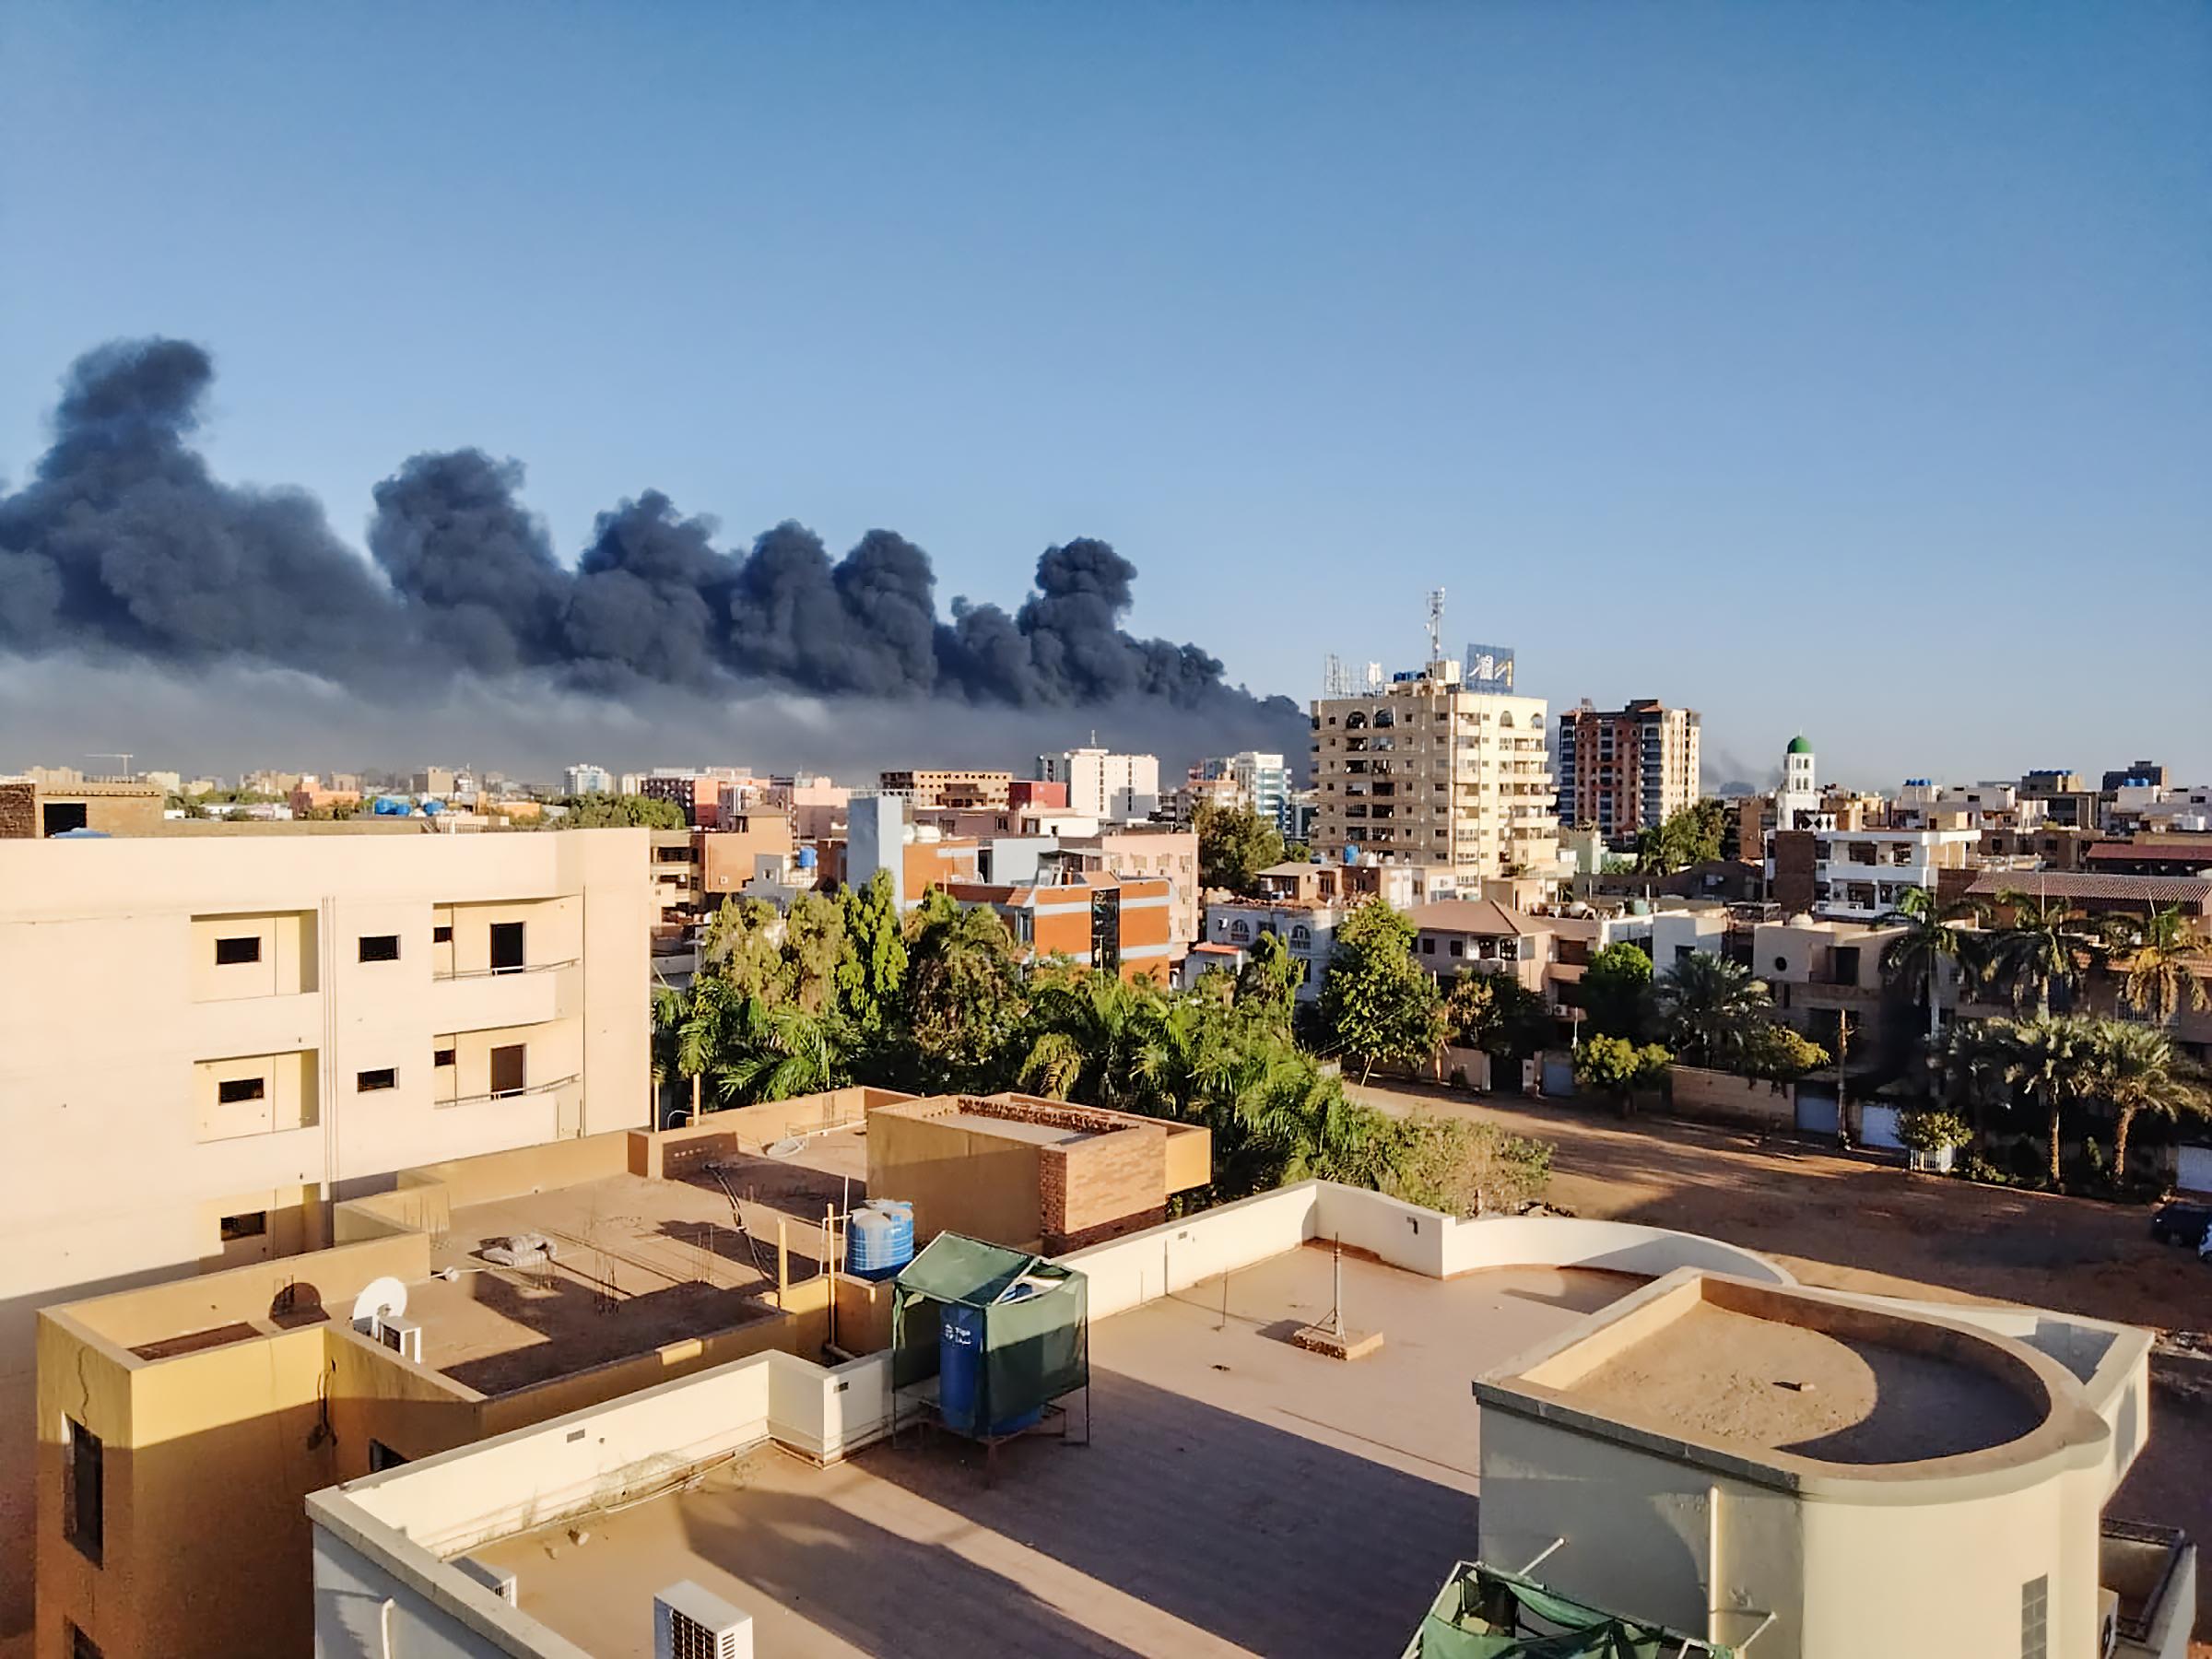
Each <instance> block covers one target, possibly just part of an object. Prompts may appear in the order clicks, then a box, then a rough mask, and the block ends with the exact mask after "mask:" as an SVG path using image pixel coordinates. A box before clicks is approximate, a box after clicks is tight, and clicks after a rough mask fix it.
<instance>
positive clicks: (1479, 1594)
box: [1405, 1561, 1735, 1659]
mask: <svg viewBox="0 0 2212 1659" xmlns="http://www.w3.org/2000/svg"><path fill="white" fill-rule="evenodd" d="M1681 1655H1687V1656H1688V1659H1707V1656H1709V1655H1710V1659H1735V1650H1734V1649H1733V1648H1724V1647H1715V1646H1713V1645H1712V1643H1710V1642H1707V1641H1700V1640H1699V1639H1698V1638H1697V1637H1694V1636H1685V1635H1684V1634H1683V1633H1682V1632H1681V1631H1679V1630H1668V1629H1667V1628H1666V1627H1665V1625H1655V1624H1646V1623H1644V1622H1643V1621H1641V1619H1634V1618H1622V1617H1621V1616H1620V1615H1618V1614H1617V1613H1607V1612H1606V1611H1604V1610H1603V1609H1601V1608H1598V1607H1589V1606H1583V1604H1582V1603H1580V1602H1577V1601H1571V1600H1569V1599H1568V1598H1567V1597H1566V1596H1563V1595H1557V1594H1553V1593H1552V1592H1551V1591H1549V1590H1547V1589H1545V1588H1544V1586H1543V1585H1541V1584H1539V1583H1536V1582H1535V1580H1534V1579H1531V1578H1527V1577H1524V1575H1522V1574H1521V1573H1517V1572H1506V1571H1500V1569H1498V1568H1495V1567H1486V1566H1484V1565H1483V1564H1482V1563H1481V1562H1479V1561H1462V1562H1461V1563H1460V1565H1459V1568H1458V1571H1455V1572H1453V1575H1452V1576H1451V1578H1449V1579H1448V1580H1446V1581H1445V1583H1444V1587H1443V1590H1442V1591H1441V1593H1440V1594H1438V1596H1437V1598H1436V1605H1435V1606H1432V1607H1430V1610H1429V1617H1428V1618H1424V1619H1422V1620H1421V1628H1420V1630H1419V1631H1418V1632H1417V1633H1416V1635H1415V1636H1414V1639H1413V1644H1412V1645H1411V1646H1410V1647H1408V1648H1407V1649H1406V1653H1405V1659H1678V1656H1681Z"/></svg>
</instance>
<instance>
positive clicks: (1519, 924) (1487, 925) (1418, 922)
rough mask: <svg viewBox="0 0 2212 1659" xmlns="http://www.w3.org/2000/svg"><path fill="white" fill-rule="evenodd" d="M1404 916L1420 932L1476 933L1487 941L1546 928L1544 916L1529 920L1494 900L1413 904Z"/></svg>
mask: <svg viewBox="0 0 2212 1659" xmlns="http://www.w3.org/2000/svg"><path fill="white" fill-rule="evenodd" d="M1408 913H1409V914H1410V916H1411V917H1412V920H1413V924H1414V925H1415V926H1416V927H1418V928H1421V929H1423V930H1424V931H1430V930H1432V931H1434V932H1437V933H1464V934H1477V935H1482V936H1484V937H1487V938H1501V939H1502V938H1519V937H1525V936H1530V935H1535V934H1540V933H1543V932H1544V931H1546V929H1547V927H1548V926H1549V925H1550V918H1548V917H1547V918H1545V920H1544V921H1542V922H1534V921H1531V920H1530V919H1529V918H1528V917H1526V916H1524V915H1523V914H1522V913H1521V912H1519V911H1514V910H1508V909H1506V907H1505V906H1504V905H1502V904H1500V903H1499V902H1498V901H1497V900H1495V899H1436V900H1430V902H1429V903H1427V904H1417V905H1415V906H1414V907H1413V909H1412V911H1411V912H1408Z"/></svg>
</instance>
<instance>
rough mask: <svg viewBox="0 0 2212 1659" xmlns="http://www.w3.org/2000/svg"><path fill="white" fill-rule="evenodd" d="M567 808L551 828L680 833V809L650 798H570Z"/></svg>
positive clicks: (600, 796)
mask: <svg viewBox="0 0 2212 1659" xmlns="http://www.w3.org/2000/svg"><path fill="white" fill-rule="evenodd" d="M561 805H562V806H566V807H567V808H568V811H567V812H566V813H564V814H563V815H562V816H561V818H560V819H559V822H558V823H557V824H556V825H555V826H554V827H555V828H556V829H559V830H635V829H645V830H681V829H683V828H684V809H683V808H682V807H681V806H677V804H676V803H675V802H674V801H663V800H657V799H655V798H653V797H652V796H650V795H628V794H588V795H570V796H569V797H568V798H567V799H566V800H564V801H563V802H562V803H561Z"/></svg>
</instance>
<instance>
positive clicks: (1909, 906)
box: [1876, 888, 1981, 1042]
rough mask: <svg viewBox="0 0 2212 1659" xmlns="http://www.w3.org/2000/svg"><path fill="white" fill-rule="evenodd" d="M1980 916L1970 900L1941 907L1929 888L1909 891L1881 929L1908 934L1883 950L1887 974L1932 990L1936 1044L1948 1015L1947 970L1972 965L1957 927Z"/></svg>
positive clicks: (1931, 1027) (1931, 1021)
mask: <svg viewBox="0 0 2212 1659" xmlns="http://www.w3.org/2000/svg"><path fill="white" fill-rule="evenodd" d="M1980 913H1981V907H1980V906H1979V905H1978V904H1975V903H1974V902H1972V901H1971V900H1960V901H1959V902H1958V903H1956V904H1941V903H1938V902H1937V900H1936V898H1935V894H1933V893H1931V892H1930V891H1928V889H1927V888H1906V889H1905V896H1904V897H1903V898H1902V899H1900V900H1899V901H1898V906H1897V908H1896V909H1895V910H1893V911H1891V912H1889V913H1888V915H1886V916H1884V917H1883V918H1882V919H1881V921H1880V922H1878V923H1877V924H1876V925H1877V926H1879V927H1897V928H1901V929H1902V930H1903V931H1902V932H1900V933H1899V934H1898V935H1896V936H1895V937H1894V938H1892V939H1891V940H1890V941H1889V942H1888V944H1887V945H1885V946H1883V947H1882V974H1883V977H1884V978H1886V979H1891V980H1907V979H1910V980H1918V981H1920V982H1922V983H1923V984H1924V986H1925V987H1926V993H1927V1004H1928V1041H1930V1042H1934V1041H1936V1040H1937V1039H1938V1038H1939V1037H1940V1036H1941V1035H1942V1032H1943V1013H1942V1010H1941V1009H1940V1008H1939V1007H1938V1006H1936V991H1937V987H1938V986H1939V985H1940V984H1941V982H1942V976H1943V964H1944V963H1945V962H1946V961H1947V960H1948V961H1954V962H1956V961H1960V960H1962V959H1964V960H1968V961H1971V955H1970V954H1969V953H1971V949H1972V947H1971V944H1969V943H1968V940H1969V937H1970V935H1967V934H1965V933H1963V932H1962V931H1961V930H1959V928H1956V927H1953V926H1952V925H1951V924H1952V923H1953V922H1957V921H1961V920H1963V919H1965V918H1966V917H1969V916H1975V915H1979V914H1980Z"/></svg>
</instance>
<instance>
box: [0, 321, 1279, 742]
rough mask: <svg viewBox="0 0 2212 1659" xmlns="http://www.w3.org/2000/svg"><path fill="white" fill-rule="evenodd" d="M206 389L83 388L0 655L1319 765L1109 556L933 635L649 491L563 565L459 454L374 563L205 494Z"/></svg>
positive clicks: (542, 534) (899, 582) (800, 558)
mask: <svg viewBox="0 0 2212 1659" xmlns="http://www.w3.org/2000/svg"><path fill="white" fill-rule="evenodd" d="M212 379H213V365H212V364H211V362H210V361H209V359H208V356H207V354H206V351H204V350H203V349H202V348H201V347H198V346H195V345H192V344H189V343H186V342H182V341H177V340H162V339H154V340H140V341H130V342H118V343H116V344H113V345H110V346H105V347H100V349H98V350H96V351H93V352H89V353H88V354H87V355H86V356H84V357H83V358H81V359H78V360H77V362H76V364H75V365H74V367H73V368H72V369H71V371H70V372H69V375H68V377H67V380H66V382H65V387H64V393H63V396H62V401H61V404H60V406H59V408H58V409H57V411H56V414H55V417H54V438H53V445H52V447H51V448H50V449H49V450H48V451H47V452H46V453H45V455H44V456H43V457H42V458H41V460H40V462H39V464H38V467H37V470H36V472H35V474H34V476H33V477H31V478H30V480H29V482H28V483H27V484H26V485H25V486H24V487H23V488H21V489H20V490H18V491H17V492H16V493H15V494H13V495H6V496H0V653H10V654H13V655H17V656H23V657H30V656H44V655H61V654H66V655H69V656H73V657H76V658H81V659H84V660H88V661H91V662H104V663H110V664H120V665H142V666H150V667H153V668H156V669H159V670H163V671H166V672H170V673H172V674H173V673H176V672H178V671H197V670H202V669H208V668H218V667H219V668H226V669H228V668H238V667H243V668H247V669H261V668H273V669H289V670H297V671H301V672H305V673H307V674H310V675H312V676H314V677H318V678H321V679H325V680H330V681H334V682H335V683H337V684H338V685H340V686H344V687H347V688H353V689H356V690H362V689H381V690H385V691H389V690H391V689H392V688H394V686H397V685H403V684H404V685H405V686H406V687H408V688H415V689H418V690H419V689H420V688H422V687H424V686H425V685H437V684H441V683H444V682H447V681H451V680H453V679H457V678H461V677H474V678H477V679H490V680H497V679H500V678H502V677H514V676H534V677H543V678H545V679H546V680H547V682H549V683H550V684H553V685H555V686H557V687H559V688H560V689H562V690H563V691H565V692H571V693H579V694H586V695H589V694H618V693H620V694H627V693H630V692H634V691H636V690H639V689H641V688H656V687H657V688H673V689H675V690H677V691H680V692H682V693H684V694H686V695H696V694H700V693H705V694H709V695H715V694H724V693H727V694H732V695H735V694H740V693H743V694H751V693H758V692H761V691H767V692H784V691H795V692H801V693H809V694H814V695H816V696H824V697H861V698H873V699H883V700H902V701H906V702H912V701H913V700H918V699H919V700H926V699H936V700H954V701H958V702H961V703H966V704H971V705H974V706H976V707H978V708H979V709H982V708H1000V709H1011V710H1053V709H1067V710H1073V709H1077V708H1098V707H1115V708H1120V709H1123V710H1127V709H1130V708H1133V707H1138V706H1143V707H1157V708H1162V709H1164V710H1179V711H1189V712H1195V713H1205V712H1216V713H1218V714H1221V715H1223V716H1225V717H1227V724H1233V725H1235V726H1236V727H1238V728H1239V729H1240V730H1241V731H1244V732H1246V733H1248V734H1249V733H1251V732H1252V731H1253V730H1254V729H1255V727H1256V728H1264V729H1265V730H1267V731H1271V732H1276V733H1277V734H1278V736H1277V742H1276V743H1274V744H1273V745H1271V746H1270V747H1285V748H1289V749H1291V750H1292V751H1293V752H1294V753H1296V752H1298V751H1300V750H1302V748H1303V747H1304V741H1303V730H1302V728H1303V724H1304V723H1303V721H1302V719H1301V718H1300V714H1299V712H1298V710H1297V708H1296V706H1295V705H1293V704H1292V703H1290V702H1289V700H1287V699H1284V698H1270V699H1265V700H1258V699H1253V698H1252V697H1250V696H1249V695H1248V694H1246V693H1245V692H1244V691H1242V690H1241V689H1240V688H1235V687H1231V686H1230V685H1229V684H1227V683H1226V682H1225V681H1224V680H1223V679H1222V677H1221V664H1220V662H1219V661H1218V659H1217V658H1215V657H1212V656H1210V655H1208V654H1207V653H1205V652H1204V651H1201V650H1200V649H1199V648H1198V647H1197V646H1195V645H1188V644H1185V645H1177V644H1174V643H1171V642H1170V641H1166V640H1139V639H1135V638H1134V637H1132V636H1131V635H1130V634H1128V633H1127V632H1125V631H1124V630H1123V629H1122V627H1121V622H1122V619H1123V618H1124V617H1125V616H1126V615H1127V613H1128V610H1129V606H1130V601H1131V584H1132V582H1133V580H1134V578H1135V574H1136V571H1135V567H1134V566H1133V565H1131V564H1130V563H1129V561H1128V560H1127V559H1124V558H1122V557H1121V555H1120V554H1118V553H1116V552H1115V551H1114V550H1113V549H1112V547H1109V546H1107V545H1106V544H1105V543H1104V542H1100V541H1093V540H1088V539H1077V540H1074V541H1070V542H1067V543H1066V544H1065V545H1063V546H1060V547H1050V548H1048V549H1046V551H1045V553H1044V554H1043V556H1042V557H1041V558H1040V559H1038V561H1037V572H1036V589H1035V591H1034V592H1033V593H1031V594H1030V596H1029V597H1028V598H1027V599H1026V600H1025V601H1023V603H1022V604H1021V606H1019V607H1018V609H1017V610H1016V611H1015V612H1014V613H1013V614H1012V615H1010V616H1009V615H1008V614H1007V613H1006V611H1005V610H1002V609H1001V608H999V607H998V606H994V605H988V604H971V603H970V602H969V601H968V600H966V599H965V598H957V597H956V598H955V599H954V600H953V601H952V603H951V607H950V608H951V615H950V618H949V619H945V618H940V617H939V616H938V614H937V607H936V597H935V585H936V582H935V575H934V574H933V573H932V571H931V569H930V561H929V556H928V555H927V554H926V553H924V551H923V550H922V549H921V548H920V547H916V546H915V545H914V544H913V543H912V542H910V541H908V540H906V539H905V538H904V537H903V536H900V535H895V534H893V533H892V532H890V531H888V530H873V531H870V532H869V533H868V534H867V535H865V536H864V537H862V538H861V540H860V542H859V544H858V545H857V546H855V547H853V549H852V550H851V551H850V552H848V553H846V554H845V555H844V556H843V557H842V558H841V559H832V558H831V557H830V552H829V550H828V549H827V548H826V547H823V545H822V542H821V538H820V537H818V535H815V534H814V533H813V532H812V531H810V530H808V529H806V528H805V527H804V526H803V525H800V524H795V523H785V524H778V525H776V526H775V527H773V528H772V529H770V530H768V531H766V532H764V533H763V534H762V535H760V536H759V537H758V538H757V539H756V540H755V541H754V542H753V544H752V546H751V547H750V548H749V549H745V550H743V551H736V550H732V549H729V548H725V547H721V546H718V545H717V543H716V539H715V538H716V535H717V527H716V525H715V524H714V522H713V521H712V519H708V518H701V517H696V516H686V515H685V514H684V513H683V512H680V511H679V510H678V509H677V506H676V505H675V503H673V502H672V501H670V500H668V498H667V497H666V496H665V495H663V494H661V493H660V492H659V491H657V490H646V491H644V492H642V493H641V494H640V495H639V496H637V497H636V499H634V500H626V501H623V502H622V503H621V504H620V505H618V506H617V507H615V508H614V509H612V510H611V511H609V512H603V513H601V514H600V515H599V518H598V522H597V524H595V525H594V530H593V534H592V537H591V541H590V544H589V545H588V546H587V547H584V548H583V549H582V552H581V553H580V555H579V556H578V557H577V559H576V560H575V562H574V563H573V565H570V564H566V563H564V562H563V561H562V560H561V559H559V557H557V555H556V553H555V551H554V548H553V546H552V542H551V538H550V536H549V535H548V534H547V528H546V526H545V524H544V523H543V522H542V521H541V520H540V519H538V518H537V517H536V516H535V514H533V513H532V512H530V511H529V510H528V509H527V508H526V507H524V505H523V503H522V501H521V500H520V491H521V488H522V485H523V468H522V466H521V465H520V464H519V463H516V462H513V461H502V460H497V459H494V458H492V457H490V456H488V455H486V454H483V453H480V452H478V451H476V450H459V451H454V452H452V453H442V454H421V455H417V456H414V457H413V458H412V459H410V460H408V461H407V462H406V463H405V464H404V465H402V466H401V467H400V468H399V470H398V471H397V472H395V473H394V474H393V476H392V477H388V478H386V479H385V480H384V481H383V482H382V483H381V484H379V485H377V486H376V488H375V490H374V500H375V512H374V515H373V517H372V518H371V522H370V526H369V537H368V539H369V551H370V554H371V560H372V561H373V562H364V561H363V560H362V559H360V558H359V556H357V555H356V554H355V553H354V552H353V551H352V550H351V549H350V548H348V547H347V546H346V545H345V544H344V542H342V541H341V540H340V539H339V538H338V537H337V536H336V535H335V534H334V533H333V532H332V530H331V528H330V525H329V524H328V522H327V521H326V520H325V518H324V512H323V510H322V508H321V506H320V505H319V504H318V503H317V502H316V501H315V500H313V499H312V497H310V496H308V495H306V494H305V493H303V492H301V491H298V490H256V489H247V488H240V487H238V486H235V485H230V484H226V483H223V482H221V481H219V480H218V479H216V478H215V477H213V476H212V475H211V474H210V473H209V471H208V469H207V465H206V461H205V460H204V459H203V458H202V457H201V455H200V454H199V453H198V452H197V451H196V450H194V448H193V447H192V438H193V434H194V429H196V427H197V425H198V423H199V418H200V410H201V406H202V404H203V401H204V399H205V396H206V391H207V388H208V386H209V384H210V382H211V381H212ZM1195 740H1196V741H1199V742H1204V741H1205V739H1204V736H1203V735H1199V736H1197V737H1196V738H1195ZM1246 740H1247V741H1250V738H1249V736H1248V737H1247V739H1246Z"/></svg>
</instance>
